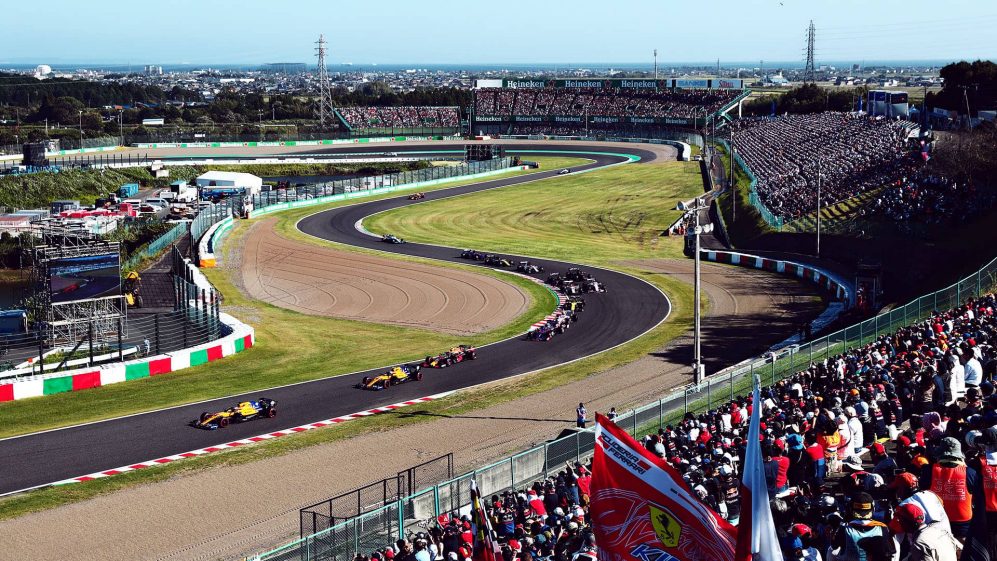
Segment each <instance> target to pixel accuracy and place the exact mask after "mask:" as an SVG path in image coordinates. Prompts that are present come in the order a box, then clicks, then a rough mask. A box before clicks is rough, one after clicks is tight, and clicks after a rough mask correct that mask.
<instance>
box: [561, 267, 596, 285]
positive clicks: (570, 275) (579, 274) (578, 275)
mask: <svg viewBox="0 0 997 561" xmlns="http://www.w3.org/2000/svg"><path fill="white" fill-rule="evenodd" d="M564 278H565V279H567V280H571V281H578V282H582V281H584V280H587V279H590V278H592V275H590V274H588V273H586V272H585V271H583V270H581V269H579V268H578V267H572V268H570V269H568V272H567V273H564Z"/></svg>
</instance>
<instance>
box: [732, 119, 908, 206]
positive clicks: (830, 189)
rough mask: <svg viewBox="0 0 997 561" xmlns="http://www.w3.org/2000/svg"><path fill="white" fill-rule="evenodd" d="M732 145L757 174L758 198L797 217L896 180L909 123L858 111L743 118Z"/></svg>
mask: <svg viewBox="0 0 997 561" xmlns="http://www.w3.org/2000/svg"><path fill="white" fill-rule="evenodd" d="M740 123H741V127H740V128H739V130H738V131H737V133H736V135H735V137H734V145H735V149H736V150H737V152H739V153H740V155H741V157H742V158H743V159H744V161H745V163H746V164H747V165H748V167H749V168H750V169H751V171H752V172H753V173H754V174H755V176H756V177H757V179H758V184H757V187H756V188H757V191H758V195H759V197H760V198H761V201H762V203H763V204H764V205H765V206H766V207H767V208H768V209H769V210H770V211H771V212H772V213H773V214H775V215H777V216H782V217H786V218H796V217H799V216H801V215H805V214H808V213H811V212H813V211H814V210H815V209H816V208H817V177H818V168H819V170H820V174H821V177H822V183H821V203H822V204H821V206H826V205H828V204H833V203H835V202H838V201H842V200H845V199H849V198H851V197H854V196H856V195H859V194H860V193H863V192H865V191H867V190H870V189H876V188H879V187H882V186H884V185H887V184H889V183H891V182H893V181H895V180H896V179H897V178H898V177H901V176H902V174H903V172H904V171H905V170H906V169H907V166H908V164H909V162H910V161H911V158H912V156H911V155H910V153H909V151H908V150H907V149H906V147H905V141H906V139H907V137H908V135H909V133H910V130H911V128H912V127H913V124H912V123H910V122H907V121H894V120H889V119H883V118H881V117H880V118H870V117H865V116H862V115H859V114H852V113H838V112H824V113H814V114H805V115H786V116H782V117H776V118H771V119H770V118H762V119H751V120H743V121H741V122H740Z"/></svg>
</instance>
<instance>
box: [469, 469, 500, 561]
mask: <svg viewBox="0 0 997 561" xmlns="http://www.w3.org/2000/svg"><path fill="white" fill-rule="evenodd" d="M471 520H473V521H474V529H475V534H474V557H473V560H474V561H496V560H498V559H501V558H502V554H501V553H500V552H497V551H496V547H495V542H494V541H493V540H492V525H491V524H490V523H489V522H488V515H487V514H486V513H485V508H484V505H482V504H481V493H480V492H479V491H478V484H477V483H476V482H475V481H474V480H473V479H472V480H471Z"/></svg>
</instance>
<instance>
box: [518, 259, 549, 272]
mask: <svg viewBox="0 0 997 561" xmlns="http://www.w3.org/2000/svg"><path fill="white" fill-rule="evenodd" d="M516 270H517V271H519V272H520V273H526V274H528V275H531V274H534V273H542V272H544V268H543V267H541V266H540V265H534V264H533V263H530V262H529V261H520V262H519V266H517V267H516Z"/></svg>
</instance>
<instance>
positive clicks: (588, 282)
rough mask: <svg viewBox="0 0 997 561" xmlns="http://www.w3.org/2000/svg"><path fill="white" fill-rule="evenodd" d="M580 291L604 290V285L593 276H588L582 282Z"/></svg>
mask: <svg viewBox="0 0 997 561" xmlns="http://www.w3.org/2000/svg"><path fill="white" fill-rule="evenodd" d="M582 292H606V285H604V284H602V283H601V282H599V281H597V280H595V279H593V278H588V279H585V280H584V281H583V282H582Z"/></svg>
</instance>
